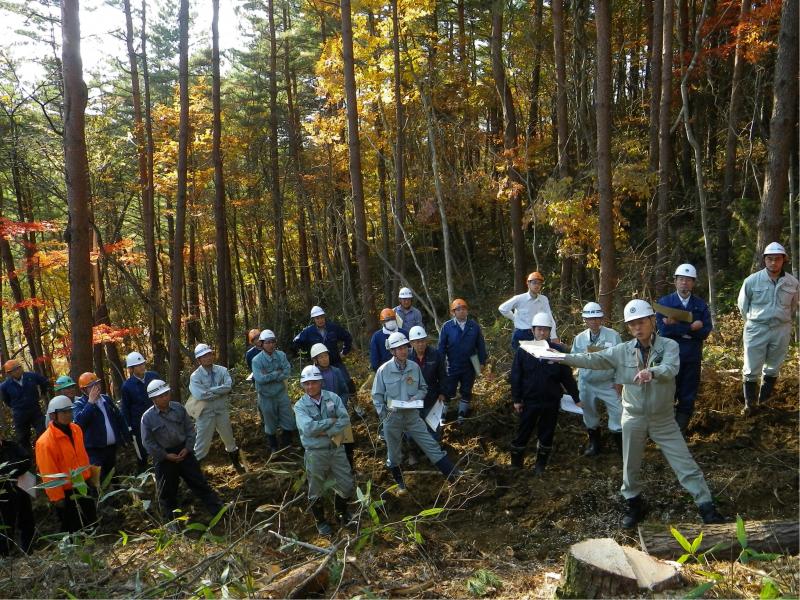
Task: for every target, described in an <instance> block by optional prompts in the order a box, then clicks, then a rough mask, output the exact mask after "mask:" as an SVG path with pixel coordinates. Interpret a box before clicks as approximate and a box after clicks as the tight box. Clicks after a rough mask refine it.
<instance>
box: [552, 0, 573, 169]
mask: <svg viewBox="0 0 800 600" xmlns="http://www.w3.org/2000/svg"><path fill="white" fill-rule="evenodd" d="M551 10H552V13H553V14H552V17H553V56H554V58H555V61H556V132H557V134H558V141H557V145H556V147H557V149H558V176H559V177H567V176H568V175H569V171H570V168H569V156H568V149H567V138H568V136H569V129H568V127H567V67H566V57H565V56H564V5H563V0H552V4H551Z"/></svg>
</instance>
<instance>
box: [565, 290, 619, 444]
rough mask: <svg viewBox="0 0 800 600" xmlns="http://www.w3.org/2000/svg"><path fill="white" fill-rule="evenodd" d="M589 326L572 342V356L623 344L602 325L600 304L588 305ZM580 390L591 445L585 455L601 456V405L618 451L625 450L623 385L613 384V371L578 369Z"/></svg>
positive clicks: (584, 421)
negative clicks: (623, 438) (623, 439)
mask: <svg viewBox="0 0 800 600" xmlns="http://www.w3.org/2000/svg"><path fill="white" fill-rule="evenodd" d="M581 316H582V317H583V320H584V322H585V323H586V327H587V328H588V329H585V330H584V331H581V332H580V333H579V334H578V335H576V336H575V339H574V340H573V342H572V353H573V354H577V353H579V352H599V351H600V350H605V349H606V348H613V347H614V346H616V345H617V344H621V343H622V338H621V337H620V335H619V334H618V333H617V332H616V331H614V330H613V329H609V328H608V327H604V326H603V318H604V316H605V315H604V313H603V308H602V307H601V306H600V305H599V304H598V303H597V302H589V303H587V304H586V306H584V307H583V311H582V312H581ZM578 391H579V392H580V394H579V395H580V398H581V406H582V408H583V424H584V425H586V435H587V436H588V438H589V443H588V444H587V445H586V450H585V451H584V453H583V454H584V456H597V455H598V454H600V448H601V444H600V414H599V412H598V409H599V408H600V404H601V403H604V404H605V405H606V413H608V430H609V432H610V433H611V436H612V438H613V439H614V443H615V444H616V446H617V448H618V449H619V450H620V451H621V450H622V424H621V422H620V419H621V417H622V404H621V403H620V393H621V392H622V386H621V385H619V384H616V383H614V370H613V369H607V370H591V369H578Z"/></svg>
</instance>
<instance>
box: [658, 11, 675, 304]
mask: <svg viewBox="0 0 800 600" xmlns="http://www.w3.org/2000/svg"><path fill="white" fill-rule="evenodd" d="M656 1H658V0H656ZM663 7H664V15H663V30H662V38H661V39H662V42H661V105H660V107H659V117H658V140H659V144H658V145H659V148H658V228H657V235H656V277H655V287H656V293H657V294H658V295H663V294H664V292H665V291H666V287H667V262H668V255H667V253H668V248H667V234H668V231H669V214H668V213H669V195H670V192H671V189H670V175H671V174H672V141H671V136H670V127H671V126H672V123H671V121H670V116H671V115H670V110H671V107H672V25H673V15H674V7H673V0H663Z"/></svg>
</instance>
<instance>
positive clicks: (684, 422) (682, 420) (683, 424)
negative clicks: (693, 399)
mask: <svg viewBox="0 0 800 600" xmlns="http://www.w3.org/2000/svg"><path fill="white" fill-rule="evenodd" d="M691 418H692V415H690V414H689V413H685V412H676V413H675V422H676V423H677V424H678V427H680V429H681V434H685V433H686V430H687V429H688V428H689V421H690V420H691Z"/></svg>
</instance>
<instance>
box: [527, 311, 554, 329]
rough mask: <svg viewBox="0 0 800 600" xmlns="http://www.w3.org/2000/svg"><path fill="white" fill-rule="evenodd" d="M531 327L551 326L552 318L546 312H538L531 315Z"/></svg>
mask: <svg viewBox="0 0 800 600" xmlns="http://www.w3.org/2000/svg"><path fill="white" fill-rule="evenodd" d="M531 327H550V328H551V329H552V327H553V318H552V317H551V316H550V315H548V314H547V313H546V312H540V313H536V314H535V315H533V320H532V321H531Z"/></svg>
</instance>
